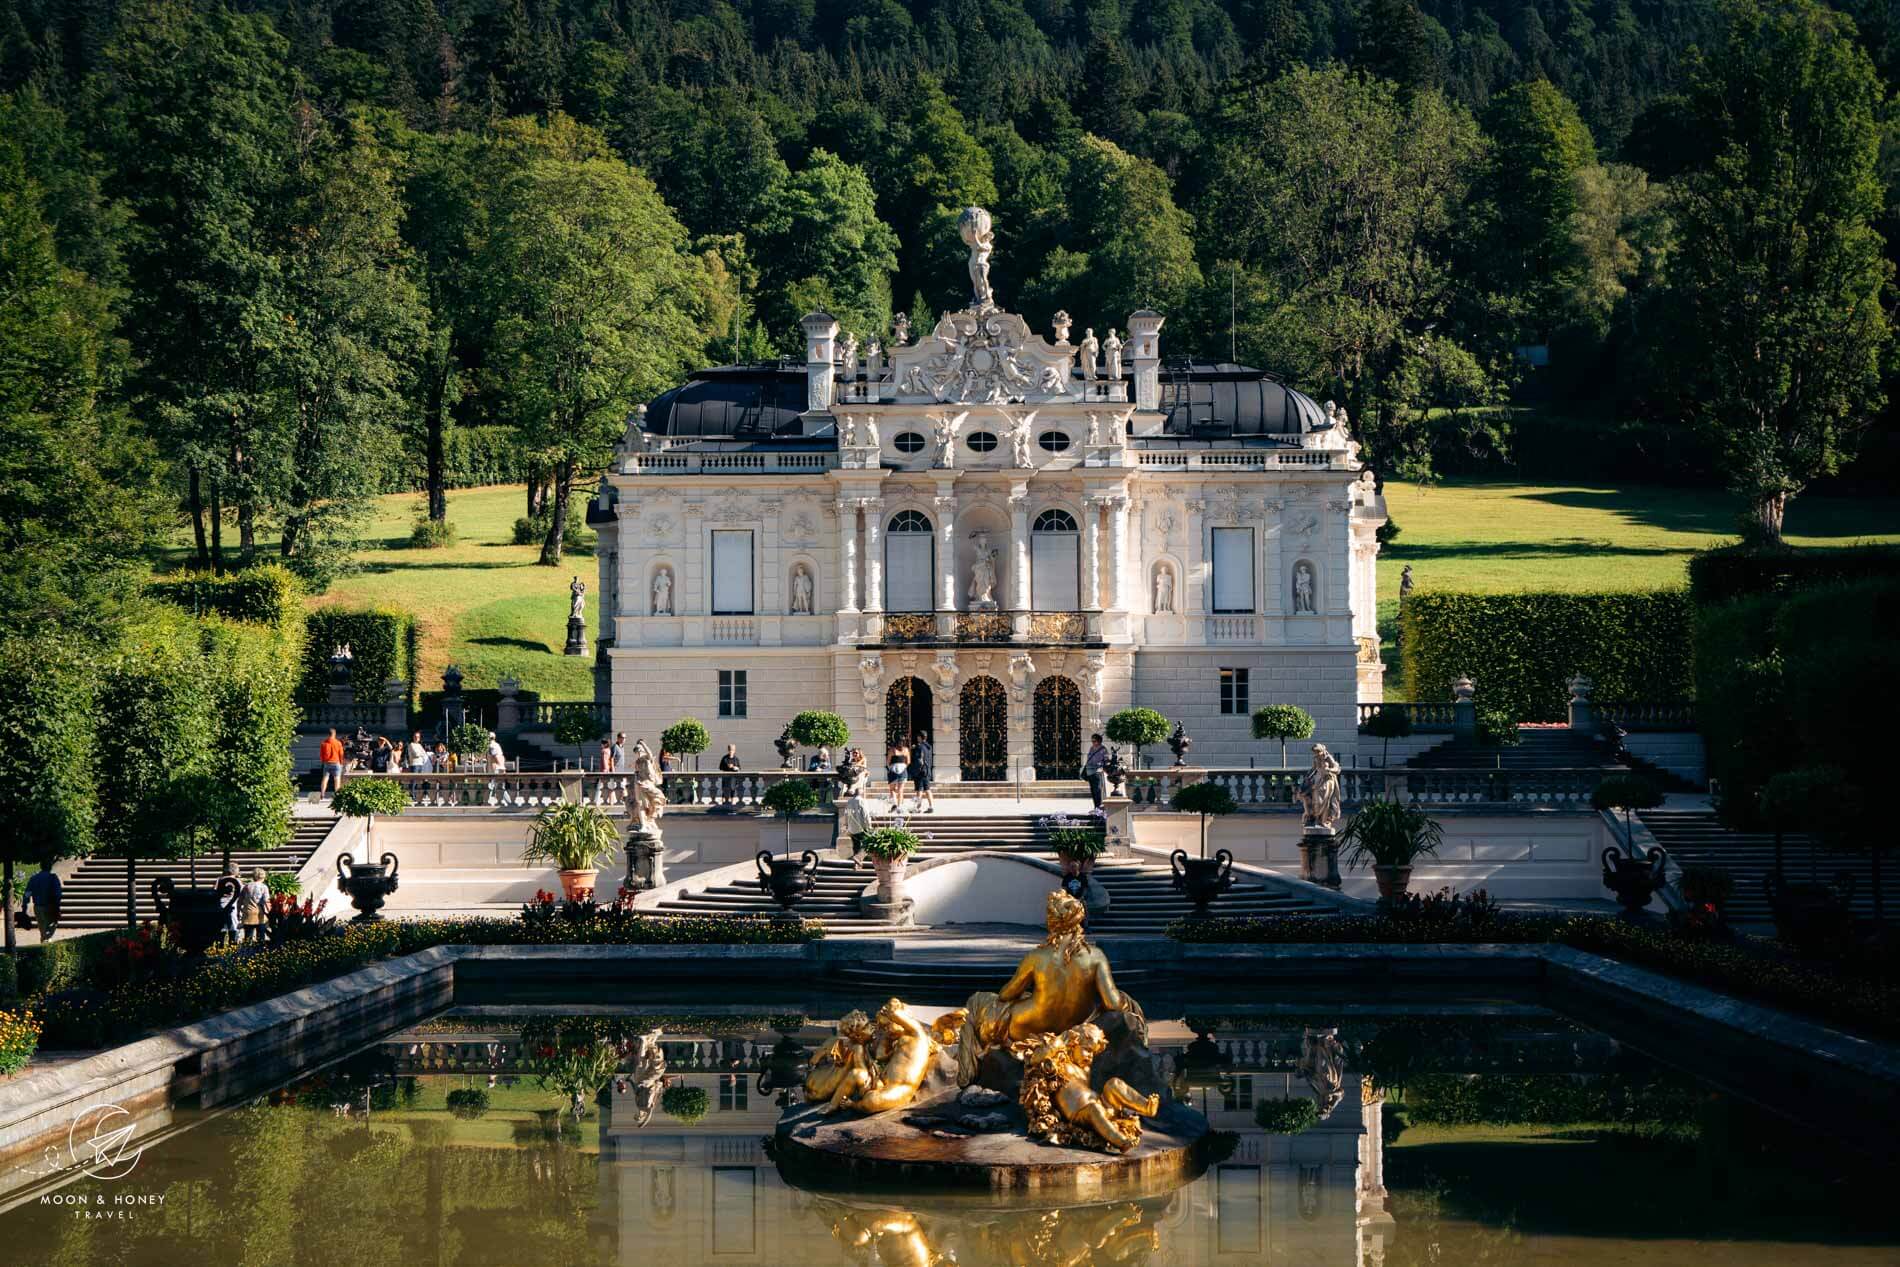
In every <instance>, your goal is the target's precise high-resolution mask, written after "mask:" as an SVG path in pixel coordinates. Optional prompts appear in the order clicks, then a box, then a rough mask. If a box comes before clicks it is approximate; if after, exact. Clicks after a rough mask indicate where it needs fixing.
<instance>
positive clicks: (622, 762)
mask: <svg viewBox="0 0 1900 1267" xmlns="http://www.w3.org/2000/svg"><path fill="white" fill-rule="evenodd" d="M613 755H614V769H616V770H624V769H625V768H626V766H627V732H626V731H624V730H623V731H620V732H618V733H617V734H615V735H614V754H613Z"/></svg>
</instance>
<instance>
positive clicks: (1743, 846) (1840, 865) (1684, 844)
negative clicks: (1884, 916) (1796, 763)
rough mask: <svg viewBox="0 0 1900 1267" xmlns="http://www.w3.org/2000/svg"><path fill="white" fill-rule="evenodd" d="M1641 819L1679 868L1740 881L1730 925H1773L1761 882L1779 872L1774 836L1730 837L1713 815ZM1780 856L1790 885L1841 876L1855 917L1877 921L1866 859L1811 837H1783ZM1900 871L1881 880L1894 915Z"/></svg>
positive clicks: (1887, 871)
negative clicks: (1848, 881)
mask: <svg viewBox="0 0 1900 1267" xmlns="http://www.w3.org/2000/svg"><path fill="white" fill-rule="evenodd" d="M1636 816H1637V817H1638V818H1639V819H1641V820H1642V823H1643V826H1645V827H1647V828H1648V829H1649V833H1650V835H1652V836H1654V837H1655V838H1656V843H1657V844H1659V845H1661V846H1662V847H1663V848H1664V849H1665V850H1667V851H1668V853H1669V856H1670V857H1671V858H1673V859H1674V860H1675V861H1676V863H1677V864H1678V865H1679V866H1684V867H1716V868H1719V869H1721V870H1723V871H1726V872H1728V873H1729V875H1730V877H1731V878H1733V879H1734V881H1735V895H1734V896H1733V897H1731V898H1730V899H1729V909H1728V918H1729V921H1730V922H1731V923H1735V924H1759V925H1763V926H1767V925H1772V924H1773V923H1774V916H1773V914H1772V913H1771V912H1770V911H1769V909H1768V899H1767V897H1766V896H1765V895H1764V894H1763V893H1762V881H1763V880H1764V879H1765V878H1766V877H1767V876H1768V875H1770V874H1772V873H1773V871H1774V869H1775V837H1774V833H1773V832H1739V831H1731V830H1729V829H1728V828H1726V827H1724V826H1722V824H1721V823H1719V822H1717V821H1716V817H1715V815H1714V814H1713V813H1712V812H1710V811H1709V810H1672V809H1647V810H1642V811H1639V812H1638V813H1637V815H1636ZM1781 856H1782V867H1783V871H1784V874H1785V875H1786V876H1787V878H1788V880H1789V881H1790V882H1791V883H1797V884H1799V883H1807V882H1809V881H1818V882H1820V883H1823V884H1832V883H1834V881H1835V880H1836V878H1837V877H1839V876H1841V875H1849V876H1852V877H1853V882H1854V897H1853V908H1854V913H1855V914H1856V915H1858V916H1861V917H1862V918H1871V917H1872V916H1873V913H1874V895H1873V868H1872V866H1871V865H1870V864H1869V862H1868V855H1867V854H1865V853H1847V852H1839V851H1836V850H1832V849H1822V848H1820V847H1819V846H1817V845H1815V844H1814V843H1813V842H1812V841H1810V840H1809V839H1808V838H1807V837H1806V836H1796V835H1786V836H1783V837H1782V850H1781ZM1896 870H1900V869H1896V868H1894V867H1887V868H1884V869H1883V872H1882V875H1881V879H1882V880H1884V881H1885V882H1886V884H1885V888H1886V889H1887V890H1888V892H1887V895H1886V896H1887V905H1888V907H1889V914H1891V913H1892V912H1893V911H1895V910H1900V906H1896V905H1895V897H1896V895H1895V893H1894V887H1895V886H1894V873H1895V872H1896Z"/></svg>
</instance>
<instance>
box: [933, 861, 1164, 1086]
mask: <svg viewBox="0 0 1900 1267" xmlns="http://www.w3.org/2000/svg"><path fill="white" fill-rule="evenodd" d="M1087 914H1088V908H1086V907H1085V906H1083V905H1082V903H1081V902H1080V901H1079V900H1078V899H1076V898H1074V897H1072V896H1070V895H1069V894H1068V893H1066V892H1064V891H1062V890H1061V889H1057V890H1055V891H1054V892H1052V893H1050V894H1049V908H1048V915H1047V920H1048V926H1049V935H1048V937H1047V938H1045V939H1044V941H1043V943H1042V945H1040V946H1038V947H1036V949H1034V950H1032V951H1030V952H1029V953H1028V954H1026V955H1024V956H1023V960H1022V962H1021V963H1020V964H1018V965H1016V975H1015V976H1013V977H1011V978H1010V979H1009V984H1007V985H1005V986H1004V987H1003V988H1002V989H1001V990H999V991H997V992H996V993H994V994H991V993H989V992H987V991H979V992H978V993H976V994H973V995H971V996H970V1001H969V1002H968V1003H967V1004H965V1005H964V1007H963V1008H962V1009H961V1010H960V1011H957V1012H951V1013H948V1014H946V1015H945V1016H944V1017H943V1018H942V1019H941V1020H940V1021H939V1022H938V1024H939V1025H946V1024H951V1023H954V1024H956V1025H957V1026H958V1030H959V1038H958V1041H957V1085H959V1086H964V1087H967V1086H969V1085H970V1084H971V1083H972V1082H975V1081H976V1076H977V1067H978V1065H979V1064H980V1063H981V1061H982V1059H983V1056H984V1053H986V1052H988V1051H991V1050H994V1049H996V1048H999V1047H1001V1048H1007V1047H1009V1046H1010V1045H1011V1044H1012V1043H1017V1042H1020V1041H1022V1040H1024V1039H1031V1038H1041V1037H1044V1036H1046V1035H1049V1034H1060V1033H1062V1032H1064V1031H1066V1030H1070V1029H1073V1028H1075V1027H1076V1026H1077V1025H1080V1024H1082V1023H1083V1022H1084V1021H1090V1020H1094V1019H1096V1018H1098V1017H1100V1016H1101V1015H1103V1014H1104V1013H1107V1012H1120V1013H1122V1014H1123V1015H1124V1016H1125V1017H1126V1019H1127V1021H1128V1023H1129V1028H1130V1029H1131V1030H1132V1031H1133V1032H1134V1035H1135V1038H1136V1039H1137V1040H1138V1041H1139V1042H1141V1043H1143V1044H1145V1043H1146V1042H1147V1041H1148V1021H1147V1018H1146V1017H1145V1016H1144V1015H1143V1014H1142V1011H1141V1005H1140V1004H1139V1003H1136V1002H1135V1001H1134V1000H1133V999H1132V998H1130V997H1129V996H1128V995H1126V994H1123V993H1122V992H1121V991H1120V990H1119V989H1117V988H1116V986H1115V977H1114V974H1113V973H1111V972H1110V971H1109V967H1108V956H1107V955H1105V954H1103V953H1102V951H1101V948H1100V947H1097V946H1092V945H1090V944H1089V943H1088V941H1087V940H1086V939H1085V938H1084V937H1083V935H1082V922H1083V920H1084V918H1085V917H1086V916H1087Z"/></svg>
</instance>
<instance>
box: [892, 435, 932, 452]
mask: <svg viewBox="0 0 1900 1267" xmlns="http://www.w3.org/2000/svg"><path fill="white" fill-rule="evenodd" d="M891 443H892V444H894V445H896V446H897V451H898V452H899V453H922V452H923V451H924V433H923V432H921V431H900V432H898V433H897V438H896V439H895V440H892V441H891Z"/></svg>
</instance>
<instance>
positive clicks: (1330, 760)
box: [1294, 743, 1340, 828]
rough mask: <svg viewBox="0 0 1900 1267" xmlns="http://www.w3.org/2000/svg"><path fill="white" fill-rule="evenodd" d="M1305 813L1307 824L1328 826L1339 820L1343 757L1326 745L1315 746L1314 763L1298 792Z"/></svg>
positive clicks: (1302, 777)
mask: <svg viewBox="0 0 1900 1267" xmlns="http://www.w3.org/2000/svg"><path fill="white" fill-rule="evenodd" d="M1294 797H1295V799H1297V800H1298V801H1299V803H1300V805H1301V807H1302V808H1303V809H1304V810H1305V811H1306V812H1305V818H1304V821H1305V825H1306V826H1308V827H1326V828H1331V827H1332V825H1333V824H1334V823H1336V822H1338V821H1339V811H1340V796H1339V759H1338V758H1337V757H1335V756H1333V754H1332V753H1330V752H1328V751H1326V745H1325V744H1323V743H1316V744H1314V745H1313V764H1312V766H1311V767H1310V768H1309V769H1308V770H1307V771H1306V773H1305V774H1303V775H1301V776H1300V786H1299V790H1298V791H1297V792H1295V793H1294Z"/></svg>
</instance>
